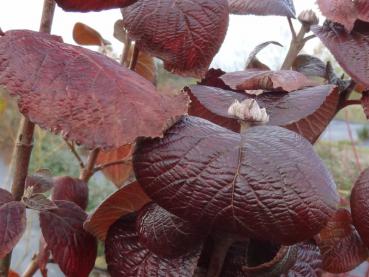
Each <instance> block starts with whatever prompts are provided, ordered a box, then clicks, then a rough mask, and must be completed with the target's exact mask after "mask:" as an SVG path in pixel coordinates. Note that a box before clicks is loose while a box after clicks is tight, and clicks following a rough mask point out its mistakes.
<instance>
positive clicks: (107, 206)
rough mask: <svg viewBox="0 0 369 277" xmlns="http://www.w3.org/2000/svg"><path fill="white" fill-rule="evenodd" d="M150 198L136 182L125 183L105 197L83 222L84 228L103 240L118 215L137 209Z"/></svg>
mask: <svg viewBox="0 0 369 277" xmlns="http://www.w3.org/2000/svg"><path fill="white" fill-rule="evenodd" d="M150 201H151V199H150V198H149V197H148V196H147V195H146V193H145V192H144V191H143V190H142V188H141V186H140V184H139V183H137V182H133V183H131V184H128V185H125V186H124V187H122V188H120V189H119V190H117V191H116V192H114V193H113V194H111V195H110V196H108V198H106V199H105V200H104V201H103V202H102V203H101V204H100V205H99V206H98V207H97V208H96V210H95V211H94V212H93V213H92V214H91V215H90V216H89V217H88V219H87V220H86V222H85V223H84V226H83V227H84V229H85V230H86V231H88V232H90V233H91V234H93V235H94V236H96V237H97V238H98V239H100V240H105V238H106V233H107V232H108V230H109V228H110V226H111V225H112V224H113V223H114V222H115V221H117V220H118V219H119V218H120V217H122V216H124V215H127V214H129V213H133V212H137V211H139V210H140V209H141V208H142V207H143V206H145V205H146V204H147V203H149V202H150Z"/></svg>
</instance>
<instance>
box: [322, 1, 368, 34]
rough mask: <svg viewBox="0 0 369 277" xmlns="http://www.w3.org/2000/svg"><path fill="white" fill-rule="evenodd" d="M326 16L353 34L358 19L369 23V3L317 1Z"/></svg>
mask: <svg viewBox="0 0 369 277" xmlns="http://www.w3.org/2000/svg"><path fill="white" fill-rule="evenodd" d="M317 4H318V5H319V8H320V10H321V12H322V14H323V15H324V16H326V17H327V18H328V19H330V20H332V21H334V22H338V23H340V24H342V25H343V26H345V28H346V30H347V31H349V32H351V30H352V29H353V27H354V24H355V21H356V20H357V19H360V20H363V21H369V3H368V1H367V0H355V1H347V0H317Z"/></svg>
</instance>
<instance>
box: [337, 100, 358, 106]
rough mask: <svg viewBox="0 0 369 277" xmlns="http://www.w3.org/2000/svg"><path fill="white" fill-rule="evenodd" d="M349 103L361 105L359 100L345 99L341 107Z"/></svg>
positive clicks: (349, 104)
mask: <svg viewBox="0 0 369 277" xmlns="http://www.w3.org/2000/svg"><path fill="white" fill-rule="evenodd" d="M351 105H361V100H360V99H358V100H346V101H345V102H343V104H342V107H341V108H345V107H347V106H351Z"/></svg>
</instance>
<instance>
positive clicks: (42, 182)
mask: <svg viewBox="0 0 369 277" xmlns="http://www.w3.org/2000/svg"><path fill="white" fill-rule="evenodd" d="M53 186H54V182H53V175H52V173H51V172H50V170H48V169H45V168H42V169H39V170H37V171H36V172H35V173H33V174H31V175H28V176H27V178H26V184H25V188H26V189H27V188H31V187H32V192H33V193H44V192H47V191H49V190H51V189H52V188H53Z"/></svg>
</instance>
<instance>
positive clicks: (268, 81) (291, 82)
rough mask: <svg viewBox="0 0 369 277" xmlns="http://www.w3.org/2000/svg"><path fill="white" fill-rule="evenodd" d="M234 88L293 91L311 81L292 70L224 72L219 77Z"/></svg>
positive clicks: (309, 83)
mask: <svg viewBox="0 0 369 277" xmlns="http://www.w3.org/2000/svg"><path fill="white" fill-rule="evenodd" d="M220 78H221V79H222V80H223V81H224V83H225V84H226V85H228V86H230V87H231V88H232V89H235V90H258V89H261V90H266V91H287V92H290V91H294V90H298V89H302V88H304V87H308V86H312V85H313V83H312V82H311V81H310V80H309V79H307V78H306V77H305V75H303V74H302V73H300V72H297V71H293V70H279V71H265V70H257V69H248V70H244V71H237V72H231V73H226V74H224V75H222V76H221V77H220Z"/></svg>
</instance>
